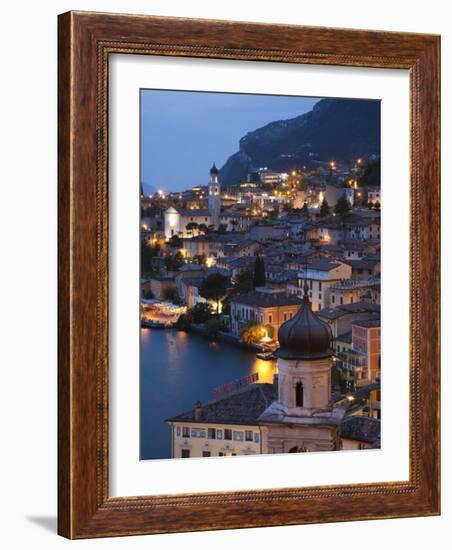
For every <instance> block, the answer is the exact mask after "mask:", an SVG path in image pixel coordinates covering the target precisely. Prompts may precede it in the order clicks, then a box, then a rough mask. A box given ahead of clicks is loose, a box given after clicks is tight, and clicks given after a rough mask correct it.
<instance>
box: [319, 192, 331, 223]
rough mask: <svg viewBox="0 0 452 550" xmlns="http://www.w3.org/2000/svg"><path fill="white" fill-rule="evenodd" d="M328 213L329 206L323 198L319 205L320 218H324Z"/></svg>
mask: <svg viewBox="0 0 452 550" xmlns="http://www.w3.org/2000/svg"><path fill="white" fill-rule="evenodd" d="M329 213H330V205H329V204H328V201H327V200H326V197H324V198H323V201H322V204H321V205H320V217H321V218H326V217H327V216H328V215H329Z"/></svg>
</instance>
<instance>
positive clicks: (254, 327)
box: [240, 321, 265, 344]
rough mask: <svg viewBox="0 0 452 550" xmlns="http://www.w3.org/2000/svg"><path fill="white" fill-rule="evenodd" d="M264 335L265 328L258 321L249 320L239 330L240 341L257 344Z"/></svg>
mask: <svg viewBox="0 0 452 550" xmlns="http://www.w3.org/2000/svg"><path fill="white" fill-rule="evenodd" d="M264 336H265V329H264V327H263V326H262V325H261V324H260V323H259V322H258V321H249V322H248V323H247V324H246V325H245V326H244V327H243V328H242V330H241V331H240V341H241V342H243V343H244V344H257V343H258V342H259V341H260V340H261V338H263V337H264Z"/></svg>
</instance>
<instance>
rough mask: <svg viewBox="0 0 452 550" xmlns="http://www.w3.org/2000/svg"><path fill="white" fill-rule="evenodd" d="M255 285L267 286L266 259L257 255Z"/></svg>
mask: <svg viewBox="0 0 452 550" xmlns="http://www.w3.org/2000/svg"><path fill="white" fill-rule="evenodd" d="M253 284H254V287H257V286H265V263H264V258H262V256H260V255H259V254H256V259H255V261H254V275H253Z"/></svg>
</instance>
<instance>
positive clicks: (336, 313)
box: [317, 307, 347, 321]
mask: <svg viewBox="0 0 452 550" xmlns="http://www.w3.org/2000/svg"><path fill="white" fill-rule="evenodd" d="M346 314H347V312H346V311H342V310H341V309H339V308H337V307H325V308H323V309H321V310H320V311H318V312H317V315H318V316H319V317H324V318H325V319H330V320H331V321H334V319H338V318H339V317H342V316H343V315H346Z"/></svg>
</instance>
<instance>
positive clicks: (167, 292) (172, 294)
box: [163, 287, 176, 302]
mask: <svg viewBox="0 0 452 550" xmlns="http://www.w3.org/2000/svg"><path fill="white" fill-rule="evenodd" d="M163 299H164V300H166V301H167V302H173V301H174V300H175V299H176V289H175V288H173V287H167V288H165V289H164V290H163Z"/></svg>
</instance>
